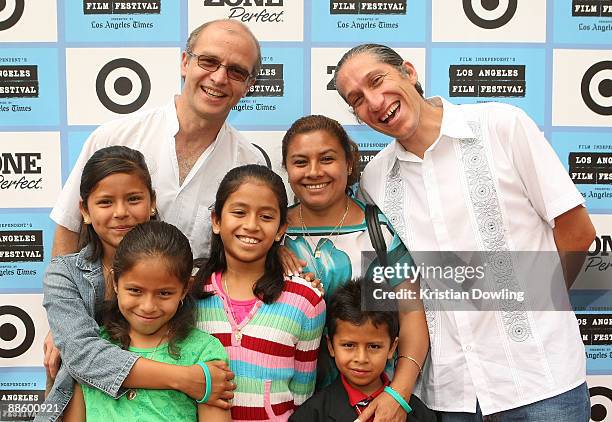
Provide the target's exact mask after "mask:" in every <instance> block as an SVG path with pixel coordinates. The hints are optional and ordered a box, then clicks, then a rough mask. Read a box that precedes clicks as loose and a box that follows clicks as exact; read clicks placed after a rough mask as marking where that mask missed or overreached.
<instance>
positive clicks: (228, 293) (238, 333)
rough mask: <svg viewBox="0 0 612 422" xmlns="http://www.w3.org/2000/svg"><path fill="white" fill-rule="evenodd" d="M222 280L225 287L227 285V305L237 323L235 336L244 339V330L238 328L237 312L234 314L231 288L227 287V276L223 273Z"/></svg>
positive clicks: (237, 338)
mask: <svg viewBox="0 0 612 422" xmlns="http://www.w3.org/2000/svg"><path fill="white" fill-rule="evenodd" d="M221 280H223V287H225V296H227V306H228V307H229V309H230V313H231V314H232V318H234V323H235V324H236V331H235V332H234V336H236V340H238V341H240V340H242V330H241V329H240V328H238V319H236V314H234V307H233V306H232V297H231V296H230V292H229V288H228V287H227V276H226V275H222V276H221Z"/></svg>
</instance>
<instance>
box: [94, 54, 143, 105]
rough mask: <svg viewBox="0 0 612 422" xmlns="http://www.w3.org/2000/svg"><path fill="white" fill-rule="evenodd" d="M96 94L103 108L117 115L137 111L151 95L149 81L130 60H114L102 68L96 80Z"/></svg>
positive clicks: (141, 70) (141, 68)
mask: <svg viewBox="0 0 612 422" xmlns="http://www.w3.org/2000/svg"><path fill="white" fill-rule="evenodd" d="M96 94H98V98H99V99H100V102H101V103H102V105H104V107H106V108H107V109H109V110H110V111H112V112H114V113H118V114H129V113H133V112H135V111H137V110H139V109H140V108H141V107H142V106H143V105H145V103H146V102H147V100H148V99H149V95H150V94H151V79H150V78H149V74H148V73H147V71H146V70H145V68H144V67H142V65H141V64H140V63H138V62H136V61H134V60H132V59H126V58H120V59H115V60H113V61H111V62H109V63H107V64H105V65H104V67H102V69H101V70H100V73H98V76H97V78H96Z"/></svg>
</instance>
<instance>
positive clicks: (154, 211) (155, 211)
mask: <svg viewBox="0 0 612 422" xmlns="http://www.w3.org/2000/svg"><path fill="white" fill-rule="evenodd" d="M155 214H157V210H156V209H155V208H151V217H155Z"/></svg>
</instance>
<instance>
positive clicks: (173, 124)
mask: <svg viewBox="0 0 612 422" xmlns="http://www.w3.org/2000/svg"><path fill="white" fill-rule="evenodd" d="M178 97H179V96H178V95H175V96H173V97H172V100H171V101H170V102H168V103H167V104H166V105H165V106H164V113H165V114H166V118H167V119H168V131H169V135H170V137H171V138H174V137H175V136H176V134H177V133H178V131H179V129H180V127H179V120H178V112H177V110H176V101H177V100H178ZM228 130H229V128H228V123H227V119H225V121H224V122H223V125H221V129H219V133H217V136H216V137H215V140H214V141H213V143H212V144H211V146H213V144H215V143H216V142H217V140H218V139H222V138H223V137H224V136H226V134H227V132H228Z"/></svg>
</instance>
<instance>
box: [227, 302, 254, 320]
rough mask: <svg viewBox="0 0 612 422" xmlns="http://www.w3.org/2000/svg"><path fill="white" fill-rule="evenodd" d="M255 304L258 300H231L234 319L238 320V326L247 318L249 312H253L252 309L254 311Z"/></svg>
mask: <svg viewBox="0 0 612 422" xmlns="http://www.w3.org/2000/svg"><path fill="white" fill-rule="evenodd" d="M255 302H257V298H253V299H249V300H234V299H230V303H231V305H232V312H233V313H234V318H235V319H236V324H240V323H241V322H242V320H244V319H245V318H246V316H247V315H248V314H249V312H251V309H253V306H255Z"/></svg>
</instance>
